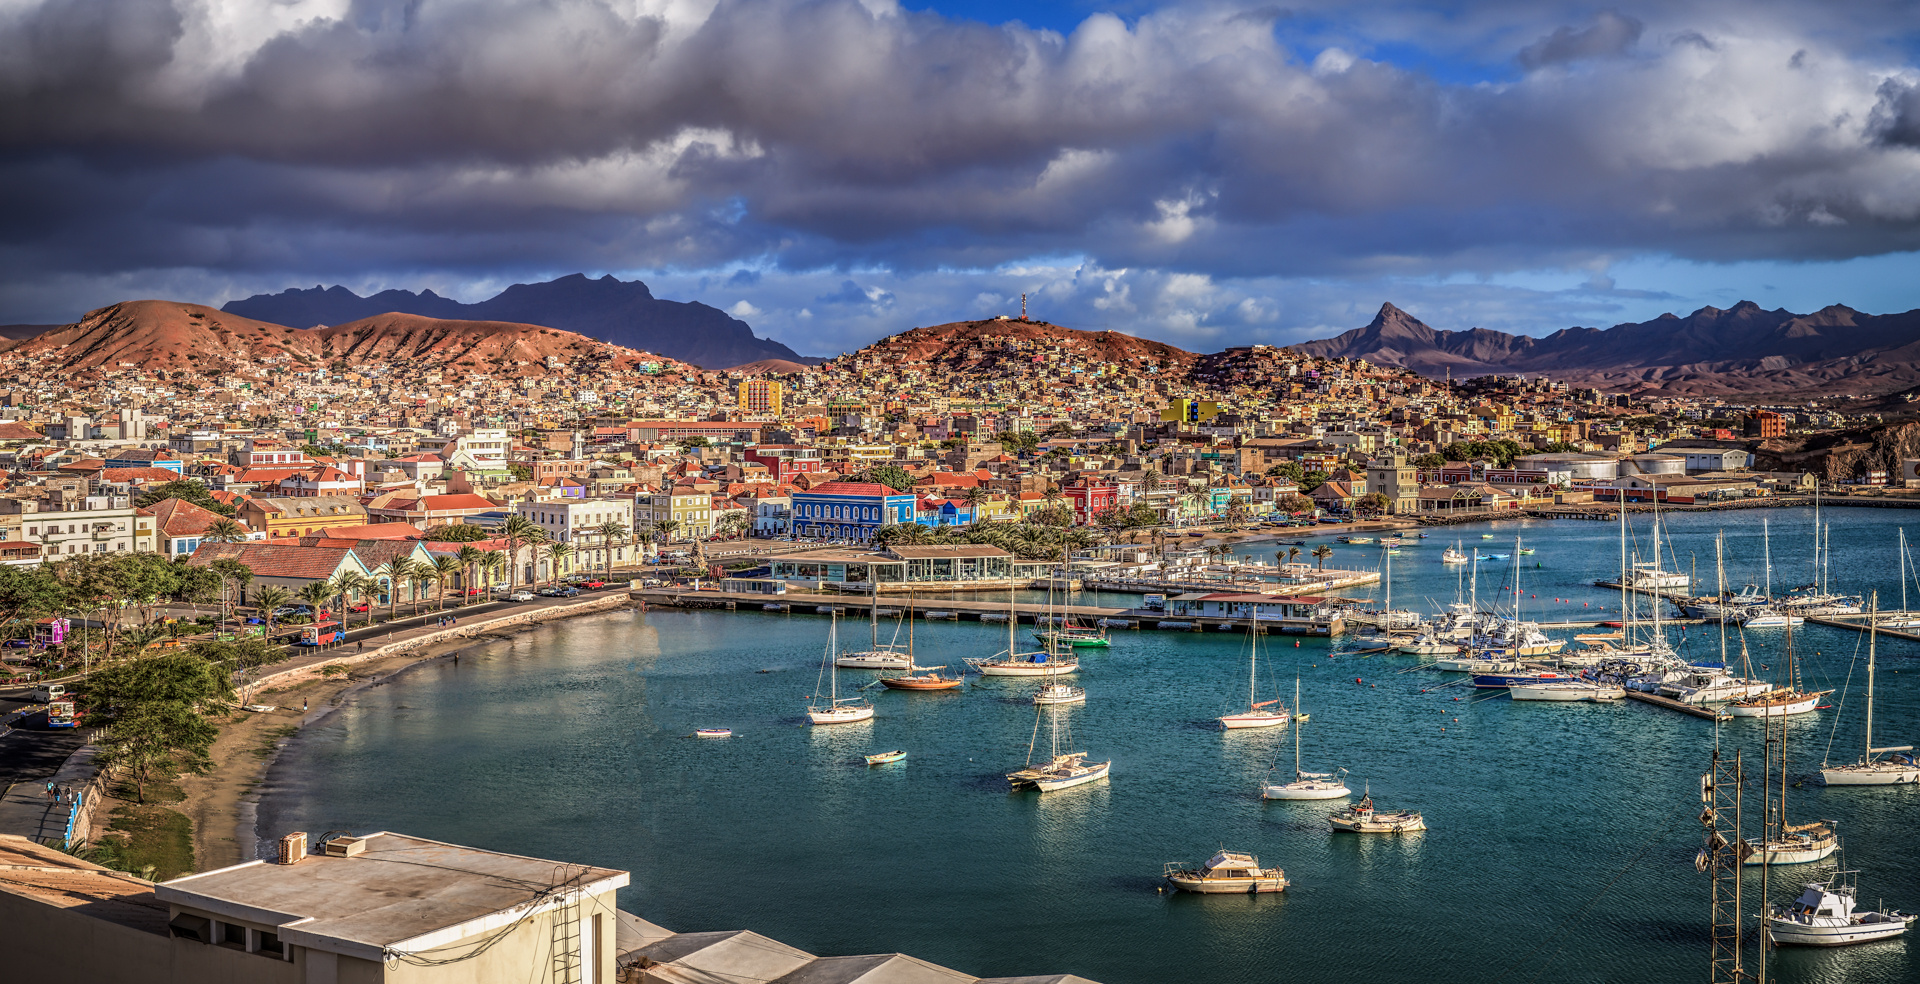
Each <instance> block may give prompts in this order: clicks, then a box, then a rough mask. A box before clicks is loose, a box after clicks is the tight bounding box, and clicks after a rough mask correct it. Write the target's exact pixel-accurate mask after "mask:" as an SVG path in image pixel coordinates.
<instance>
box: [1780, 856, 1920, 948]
mask: <svg viewBox="0 0 1920 984" xmlns="http://www.w3.org/2000/svg"><path fill="white" fill-rule="evenodd" d="M1833 874H1834V876H1833V879H1832V880H1829V881H1824V882H1807V883H1806V884H1805V885H1803V886H1802V891H1801V892H1800V897H1799V898H1797V899H1794V900H1793V901H1792V902H1789V903H1787V904H1786V905H1774V906H1771V907H1769V909H1768V912H1767V919H1766V926H1767V935H1768V936H1769V937H1771V938H1772V939H1773V941H1774V942H1775V943H1782V944H1789V945H1793V946H1846V945H1848V944H1851V943H1870V942H1872V941H1874V940H1884V939H1887V938H1888V937H1892V936H1899V935H1900V934H1901V933H1904V932H1906V931H1907V927H1908V926H1910V925H1912V924H1913V921H1914V920H1915V919H1917V918H1920V916H1909V915H1906V914H1905V913H1902V912H1901V911H1899V910H1898V909H1888V910H1887V911H1885V912H1872V911H1868V912H1861V911H1860V910H1859V909H1857V908H1855V906H1856V904H1857V903H1856V902H1855V898H1856V894H1857V890H1856V889H1855V887H1854V883H1853V882H1851V881H1847V880H1845V879H1846V876H1848V875H1854V876H1858V875H1859V872H1857V871H1836V872H1834V873H1833Z"/></svg>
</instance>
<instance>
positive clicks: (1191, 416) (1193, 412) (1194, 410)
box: [1160, 399, 1220, 424]
mask: <svg viewBox="0 0 1920 984" xmlns="http://www.w3.org/2000/svg"><path fill="white" fill-rule="evenodd" d="M1218 416H1220V404H1218V403H1215V402H1213V401H1212V400H1205V401H1200V400H1187V399H1180V400H1174V401H1171V402H1169V403H1168V404H1167V406H1166V408H1165V409H1163V410H1161V411H1160V419H1161V420H1162V421H1164V422H1167V423H1188V424H1204V423H1206V422H1207V421H1209V420H1212V419H1213V418H1215V417H1218Z"/></svg>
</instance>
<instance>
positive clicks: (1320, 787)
mask: <svg viewBox="0 0 1920 984" xmlns="http://www.w3.org/2000/svg"><path fill="white" fill-rule="evenodd" d="M1293 716H1294V720H1295V725H1294V729H1293V781H1292V782H1288V783H1278V784H1262V785H1261V787H1260V798H1261V799H1270V800H1329V799H1345V798H1346V797H1348V796H1352V795H1353V790H1351V789H1348V788H1347V784H1346V782H1345V780H1343V779H1342V778H1341V777H1342V776H1345V775H1346V774H1347V770H1345V769H1339V770H1336V771H1333V772H1307V771H1306V770H1304V769H1302V768H1300V732H1301V731H1303V730H1305V729H1303V728H1301V727H1300V726H1299V725H1300V724H1302V723H1304V722H1305V721H1306V720H1307V715H1305V714H1303V713H1301V712H1300V678H1299V677H1297V676H1296V677H1294V678H1293Z"/></svg>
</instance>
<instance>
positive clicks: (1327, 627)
mask: <svg viewBox="0 0 1920 984" xmlns="http://www.w3.org/2000/svg"><path fill="white" fill-rule="evenodd" d="M628 596H629V597H631V598H632V599H633V600H635V601H638V602H641V603H643V604H646V605H650V606H655V607H665V608H707V609H721V610H724V611H764V612H769V613H772V612H784V613H788V614H797V615H813V614H821V615H824V614H826V613H828V612H839V613H841V614H843V615H848V616H855V615H857V616H859V617H862V618H865V617H867V616H868V615H869V614H870V613H871V612H872V610H873V609H874V608H876V607H877V608H879V610H880V611H881V612H882V613H899V612H901V608H900V602H899V601H898V600H897V599H886V600H877V599H874V598H872V597H871V596H857V595H856V596H851V597H850V596H847V595H833V594H794V593H791V592H789V593H787V594H778V595H774V594H757V593H750V592H742V591H699V590H694V589H691V588H672V587H660V588H642V589H640V590H638V591H632V592H629V595H628ZM930 608H931V610H933V611H940V612H947V613H950V614H951V616H952V619H953V620H955V621H958V620H963V619H971V620H973V621H978V622H997V621H1001V620H1003V619H1005V618H1006V617H1007V615H1008V606H1007V604H1006V603H1005V602H980V601H959V600H955V599H951V598H942V599H940V600H939V601H938V602H937V603H935V604H934V605H933V606H930ZM1012 614H1013V618H1014V619H1015V621H1018V622H1027V623H1029V624H1034V625H1038V624H1040V623H1041V622H1043V621H1044V620H1045V619H1046V617H1047V616H1048V615H1049V614H1051V615H1052V616H1053V617H1055V618H1061V617H1068V618H1078V619H1080V620H1082V621H1083V622H1088V623H1094V622H1098V621H1100V620H1106V621H1107V622H1108V623H1109V626H1110V627H1122V628H1130V629H1157V630H1160V631H1166V632H1204V631H1208V630H1213V631H1231V630H1239V631H1243V632H1244V631H1246V629H1247V627H1248V625H1249V623H1257V624H1258V625H1259V626H1260V628H1261V630H1262V634H1264V635H1306V636H1329V637H1331V636H1338V635H1342V634H1344V633H1345V632H1346V631H1347V626H1346V621H1345V620H1344V619H1341V618H1338V617H1336V618H1334V619H1332V620H1331V621H1325V622H1323V621H1318V620H1313V619H1296V618H1271V617H1267V618H1260V619H1252V618H1249V617H1247V616H1242V615H1236V616H1227V615H1173V614H1168V613H1166V612H1156V611H1143V610H1141V609H1138V608H1108V607H1105V606H1101V605H1066V606H1060V605H1056V606H1053V608H1052V609H1049V608H1048V607H1047V606H1046V605H1038V604H1032V603H1022V604H1015V605H1013V606H1012ZM889 617H891V615H890V614H889ZM1120 622H1125V623H1129V624H1127V625H1125V626H1117V625H1115V623H1120ZM1163 622H1164V623H1166V624H1165V625H1164V626H1163V625H1162V624H1161V623H1163Z"/></svg>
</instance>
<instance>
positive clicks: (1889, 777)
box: [1820, 591, 1920, 786]
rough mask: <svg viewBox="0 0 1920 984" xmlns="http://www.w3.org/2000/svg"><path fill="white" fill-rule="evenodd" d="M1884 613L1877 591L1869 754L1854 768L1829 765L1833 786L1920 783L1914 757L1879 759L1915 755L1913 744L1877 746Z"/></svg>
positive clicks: (1825, 771) (1827, 777)
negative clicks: (1877, 675)
mask: <svg viewBox="0 0 1920 984" xmlns="http://www.w3.org/2000/svg"><path fill="white" fill-rule="evenodd" d="M1879 612H1880V594H1879V592H1877V591H1876V592H1874V595H1873V601H1872V607H1871V609H1870V613H1871V614H1870V615H1869V616H1868V618H1867V739H1866V751H1865V752H1864V753H1862V754H1861V756H1860V761H1858V762H1854V763H1852V764H1851V765H1827V766H1822V767H1821V769H1820V778H1821V780H1822V781H1824V782H1825V783H1826V784H1827V785H1829V786H1893V785H1898V784H1900V783H1908V782H1920V763H1916V762H1915V761H1914V758H1913V756H1912V755H1911V754H1907V755H1896V756H1894V757H1892V758H1884V759H1883V758H1875V756H1877V755H1882V754H1885V753H1887V752H1912V751H1913V746H1912V745H1888V746H1887V747H1885V748H1875V747H1873V668H1874V650H1875V648H1876V646H1875V643H1877V642H1878V633H1877V632H1876V631H1875V629H1876V628H1877V627H1878V626H1877V622H1878V619H1877V617H1876V616H1878V615H1879Z"/></svg>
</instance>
